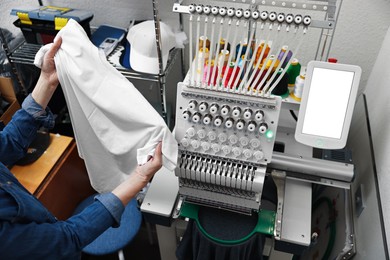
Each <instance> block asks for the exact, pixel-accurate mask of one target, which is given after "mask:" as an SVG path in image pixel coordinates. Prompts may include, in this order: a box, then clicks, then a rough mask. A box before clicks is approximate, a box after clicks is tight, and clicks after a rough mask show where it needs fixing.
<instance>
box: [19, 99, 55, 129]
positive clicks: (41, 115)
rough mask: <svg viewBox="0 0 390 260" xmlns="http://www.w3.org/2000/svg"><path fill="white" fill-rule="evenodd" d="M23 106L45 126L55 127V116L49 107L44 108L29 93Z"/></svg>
mask: <svg viewBox="0 0 390 260" xmlns="http://www.w3.org/2000/svg"><path fill="white" fill-rule="evenodd" d="M22 108H23V109H24V110H26V111H27V113H29V114H30V115H32V116H33V117H34V118H35V120H37V121H39V123H40V124H41V125H43V126H44V127H45V128H49V129H50V128H53V127H54V116H53V113H52V112H51V111H50V109H49V107H46V109H45V110H44V109H43V108H42V107H41V106H40V105H39V104H38V103H37V102H36V101H35V100H34V99H33V97H32V96H31V94H29V95H28V96H27V97H26V98H25V99H24V101H23V103H22Z"/></svg>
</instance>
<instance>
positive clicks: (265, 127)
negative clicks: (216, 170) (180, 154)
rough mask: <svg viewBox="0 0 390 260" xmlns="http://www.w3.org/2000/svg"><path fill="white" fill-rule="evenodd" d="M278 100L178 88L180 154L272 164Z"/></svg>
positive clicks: (184, 87) (177, 128)
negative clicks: (185, 152)
mask: <svg viewBox="0 0 390 260" xmlns="http://www.w3.org/2000/svg"><path fill="white" fill-rule="evenodd" d="M280 106H281V100H280V98H279V97H272V98H264V97H256V96H245V95H239V94H236V93H229V92H217V91H214V90H208V89H201V88H188V87H187V86H185V85H184V84H181V83H179V85H178V96H177V106H176V107H177V111H176V129H175V135H176V139H177V140H178V142H179V148H180V149H181V150H185V151H190V152H196V153H200V154H205V155H213V156H217V157H222V158H225V159H234V160H240V161H241V160H242V161H245V162H250V163H255V164H267V163H269V162H270V161H271V158H272V151H273V146H274V142H275V134H276V129H277V123H278V120H279V114H280Z"/></svg>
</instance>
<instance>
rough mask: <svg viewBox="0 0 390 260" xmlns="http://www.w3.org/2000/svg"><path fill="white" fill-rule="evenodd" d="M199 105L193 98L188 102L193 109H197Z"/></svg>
mask: <svg viewBox="0 0 390 260" xmlns="http://www.w3.org/2000/svg"><path fill="white" fill-rule="evenodd" d="M197 105H198V102H196V100H191V101H190V103H189V104H188V108H189V109H191V110H195V109H196V106H197Z"/></svg>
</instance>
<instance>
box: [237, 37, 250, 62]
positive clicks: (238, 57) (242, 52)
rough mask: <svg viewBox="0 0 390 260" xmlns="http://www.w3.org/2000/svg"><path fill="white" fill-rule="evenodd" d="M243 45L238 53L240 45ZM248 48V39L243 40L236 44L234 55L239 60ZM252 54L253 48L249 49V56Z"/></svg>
mask: <svg viewBox="0 0 390 260" xmlns="http://www.w3.org/2000/svg"><path fill="white" fill-rule="evenodd" d="M241 45H242V48H241V53H238V52H239V51H240V46H241ZM247 48H248V42H247V40H245V41H243V42H242V43H239V44H237V46H236V55H235V56H234V57H235V59H236V60H239V59H240V58H241V56H242V55H244V54H245V53H246V49H247ZM251 55H252V50H249V54H248V56H249V57H250V56H251Z"/></svg>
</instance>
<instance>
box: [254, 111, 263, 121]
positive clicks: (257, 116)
mask: <svg viewBox="0 0 390 260" xmlns="http://www.w3.org/2000/svg"><path fill="white" fill-rule="evenodd" d="M263 118H264V112H263V111H261V110H258V111H256V113H255V119H256V120H257V121H261V120H263Z"/></svg>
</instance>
